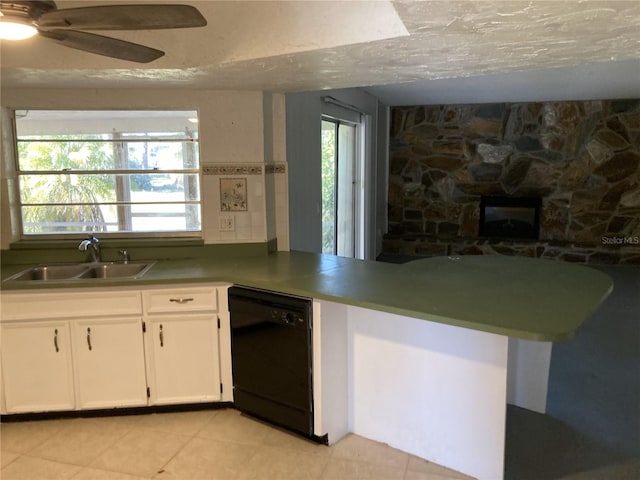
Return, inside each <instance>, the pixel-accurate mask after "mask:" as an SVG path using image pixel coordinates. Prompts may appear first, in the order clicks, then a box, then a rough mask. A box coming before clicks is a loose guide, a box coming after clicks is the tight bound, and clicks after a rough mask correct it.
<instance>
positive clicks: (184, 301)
mask: <svg viewBox="0 0 640 480" xmlns="http://www.w3.org/2000/svg"><path fill="white" fill-rule="evenodd" d="M169 301H170V302H173V303H178V304H180V305H182V304H183V303H189V302H193V298H182V297H180V298H170V299H169Z"/></svg>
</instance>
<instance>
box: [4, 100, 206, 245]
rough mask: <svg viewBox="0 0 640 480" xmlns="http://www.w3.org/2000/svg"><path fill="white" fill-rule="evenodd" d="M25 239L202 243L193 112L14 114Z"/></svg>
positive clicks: (32, 112) (51, 112)
mask: <svg viewBox="0 0 640 480" xmlns="http://www.w3.org/2000/svg"><path fill="white" fill-rule="evenodd" d="M15 114H16V133H17V146H18V155H17V174H18V178H19V189H20V207H21V214H22V232H23V235H24V236H35V235H51V234H58V235H64V234H67V235H68V234H86V233H88V232H99V233H101V234H104V233H107V234H109V233H113V234H123V233H126V234H130V233H144V234H153V233H157V234H164V235H167V234H172V235H180V234H181V235H199V234H200V231H201V202H200V186H199V158H198V123H197V112H195V111H59V110H56V111H53V110H29V111H25V110H23V111H19V110H18V111H16V112H15Z"/></svg>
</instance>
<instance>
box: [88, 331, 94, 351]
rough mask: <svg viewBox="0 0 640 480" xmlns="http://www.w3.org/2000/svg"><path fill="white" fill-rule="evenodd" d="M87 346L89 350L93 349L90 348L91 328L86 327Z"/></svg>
mask: <svg viewBox="0 0 640 480" xmlns="http://www.w3.org/2000/svg"><path fill="white" fill-rule="evenodd" d="M87 346H88V347H89V350H93V349H92V348H91V329H90V328H87Z"/></svg>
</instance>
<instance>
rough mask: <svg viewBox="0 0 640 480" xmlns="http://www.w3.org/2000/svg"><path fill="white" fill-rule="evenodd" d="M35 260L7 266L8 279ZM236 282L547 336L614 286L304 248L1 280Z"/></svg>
mask: <svg viewBox="0 0 640 480" xmlns="http://www.w3.org/2000/svg"><path fill="white" fill-rule="evenodd" d="M27 267H28V265H7V266H3V272H2V277H3V278H6V277H8V276H10V275H12V274H13V273H16V272H18V271H20V270H22V269H24V268H27ZM196 282H228V283H235V284H241V285H247V286H252V287H257V288H264V289H269V290H275V291H279V292H284V293H289V294H294V295H301V296H306V297H313V298H317V299H321V300H329V301H332V302H337V303H344V304H348V305H354V306H358V307H363V308H368V309H372V310H379V311H384V312H389V313H394V314H398V315H404V316H409V317H415V318H419V319H424V320H430V321H434V322H440V323H444V324H448V325H455V326H459V327H464V328H470V329H474V330H480V331H484V332H490V333H495V334H498V335H506V336H510V337H516V338H523V339H529V340H540V341H560V340H567V339H569V338H571V337H572V336H573V334H574V332H575V331H576V330H577V329H578V327H579V326H580V325H581V324H582V322H583V321H584V320H586V319H587V318H588V317H589V315H591V314H592V313H593V312H594V311H595V309H596V308H597V307H598V305H600V303H602V301H603V300H604V299H605V298H606V297H607V295H609V293H610V292H611V290H612V288H613V282H612V280H611V278H610V277H609V276H608V275H606V274H604V273H602V272H600V271H598V270H595V269H592V268H589V267H585V266H581V265H574V264H568V263H560V262H556V261H551V260H539V259H530V258H523V257H507V256H461V257H433V258H428V259H422V260H416V261H412V262H409V263H405V264H391V263H381V262H373V261H363V260H354V259H349V258H343V257H335V256H330V255H319V254H313V253H303V252H278V253H273V254H270V255H265V256H251V257H227V258H206V259H181V260H161V261H158V262H157V263H156V265H155V266H154V267H153V268H152V269H151V270H149V272H148V273H147V274H146V275H145V276H144V277H143V278H141V279H137V280H119V281H110V280H86V281H66V282H53V281H47V282H3V284H2V289H3V290H15V289H26V288H28V289H33V288H77V287H97V286H105V287H106V286H124V285H157V284H176V283H178V284H182V283H196Z"/></svg>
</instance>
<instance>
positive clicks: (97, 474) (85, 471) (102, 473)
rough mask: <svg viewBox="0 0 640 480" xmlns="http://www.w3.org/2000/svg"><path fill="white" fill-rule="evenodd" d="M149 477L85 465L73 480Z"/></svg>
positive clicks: (124, 479) (129, 479) (112, 479)
mask: <svg viewBox="0 0 640 480" xmlns="http://www.w3.org/2000/svg"><path fill="white" fill-rule="evenodd" d="M148 478H149V477H136V476H134V475H128V474H126V473H118V472H110V471H108V470H98V469H96V468H88V467H84V468H82V470H80V471H79V472H78V473H77V474H76V475H74V477H73V479H72V480H147V479H148Z"/></svg>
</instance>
